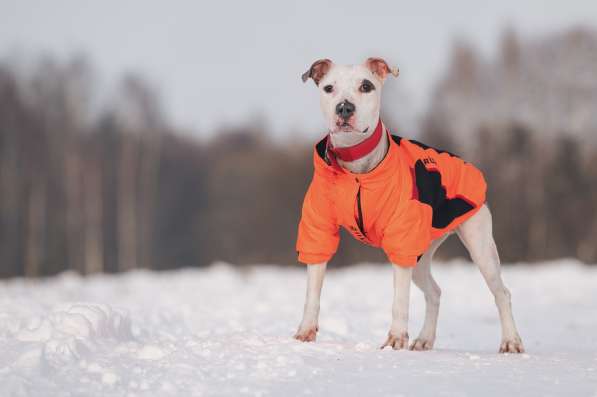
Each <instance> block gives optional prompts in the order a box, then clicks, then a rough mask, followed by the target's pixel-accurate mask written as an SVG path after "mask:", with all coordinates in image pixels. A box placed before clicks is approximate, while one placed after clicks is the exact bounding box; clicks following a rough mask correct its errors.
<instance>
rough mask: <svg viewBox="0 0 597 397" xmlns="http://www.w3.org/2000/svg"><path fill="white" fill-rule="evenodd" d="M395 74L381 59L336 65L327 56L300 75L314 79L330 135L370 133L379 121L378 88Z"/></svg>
mask: <svg viewBox="0 0 597 397" xmlns="http://www.w3.org/2000/svg"><path fill="white" fill-rule="evenodd" d="M389 74H392V75H394V76H398V68H390V66H389V65H388V64H387V62H386V61H384V60H383V59H381V58H368V59H367V60H366V61H365V62H364V63H362V64H361V65H336V64H334V63H333V62H332V61H330V60H329V59H320V60H318V61H315V62H314V63H313V65H311V67H310V68H309V70H307V71H306V72H305V73H304V74H303V76H302V78H303V81H305V82H306V81H307V80H308V79H309V78H311V79H313V81H314V82H315V85H316V86H317V87H318V89H319V93H320V99H321V109H322V111H323V114H324V117H325V119H326V122H327V124H328V128H329V131H330V132H331V133H332V136H334V135H337V136H339V135H340V134H346V135H359V136H360V137H362V138H363V139H364V138H365V137H366V136H368V135H370V134H372V133H373V131H374V130H375V127H376V125H377V122H378V120H379V109H380V100H381V89H382V86H383V83H384V81H385V79H386V77H387V76H388V75H389Z"/></svg>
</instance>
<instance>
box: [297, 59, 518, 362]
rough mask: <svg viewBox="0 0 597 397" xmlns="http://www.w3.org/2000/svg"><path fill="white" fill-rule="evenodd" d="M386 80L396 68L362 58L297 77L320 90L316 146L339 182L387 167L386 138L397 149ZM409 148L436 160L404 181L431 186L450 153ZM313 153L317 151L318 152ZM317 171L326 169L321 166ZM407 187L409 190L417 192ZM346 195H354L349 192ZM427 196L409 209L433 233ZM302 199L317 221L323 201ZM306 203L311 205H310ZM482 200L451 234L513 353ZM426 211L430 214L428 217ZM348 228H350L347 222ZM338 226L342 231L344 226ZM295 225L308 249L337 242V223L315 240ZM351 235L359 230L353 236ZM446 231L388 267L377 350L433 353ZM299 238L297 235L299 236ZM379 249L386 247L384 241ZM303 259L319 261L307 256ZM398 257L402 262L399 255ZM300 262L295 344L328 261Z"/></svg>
mask: <svg viewBox="0 0 597 397" xmlns="http://www.w3.org/2000/svg"><path fill="white" fill-rule="evenodd" d="M390 74H393V75H394V76H397V75H398V70H397V69H392V68H390V67H389V66H388V64H387V63H386V62H385V61H384V60H383V59H380V58H369V59H367V60H366V61H365V62H364V63H363V64H361V65H336V64H334V63H333V62H332V61H330V60H328V59H323V60H319V61H316V62H315V63H314V64H313V65H312V66H311V68H310V69H309V70H308V71H307V72H306V73H305V74H304V75H303V81H307V80H308V79H309V78H311V79H313V80H314V82H315V84H316V85H317V87H318V89H319V91H320V98H321V109H322V111H323V114H324V117H325V119H326V122H327V124H328V129H329V135H328V138H327V141H323V142H324V152H325V153H324V156H323V158H324V160H325V161H326V163H327V164H328V165H329V167H330V169H332V167H333V166H336V167H338V169H339V170H340V171H338V172H336V171H334V174H333V175H338V174H340V176H339V177H338V178H344V176H343V175H348V176H351V177H354V176H356V178H353V179H356V181H357V182H356V183H357V184H358V183H359V177H367V175H371V173H373V172H374V169H376V167H378V165H380V164H381V163H383V162H385V161H389V160H384V159H385V158H387V157H389V156H390V153H393V151H392V150H394V146H392V145H396V144H395V143H394V142H393V140H395V141H396V142H398V145H401V143H400V142H401V141H400V138H397V137H392V136H390V135H388V134H386V133H385V127H384V126H383V124H382V123H381V121H380V100H381V89H382V86H383V84H384V81H385V79H386V77H387V76H388V75H390ZM380 127H381V128H383V131H384V133H382V134H380V133H379V128H380ZM374 134H380V135H379V136H381V138H378V140H373V137H374ZM371 142H373V143H371ZM402 142H403V144H402V146H403V147H404V146H406V147H415V146H413V144H412V143H411V142H409V141H407V140H406V139H403V140H402ZM404 142H406V143H404ZM413 142H416V141H413ZM416 144H417V145H419V146H420V147H421V149H420V150H425V151H424V152H421V153H432V154H433V156H435V157H433V156H432V157H429V158H421V159H419V160H421V161H418V162H417V163H421V164H417V167H418V168H416V167H415V168H416V170H413V168H412V167H411V171H412V172H413V175H412V176H409V178H411V179H409V181H411V180H412V178H415V177H416V178H418V176H419V172H420V173H422V174H423V176H424V177H425V178H422V179H424V181H423V183H426V181H428V180H431V179H430V178H433V177H437V175H439V173H438V172H436V171H435V170H434V169H433V167H434V166H436V165H437V166H438V167H440V165H438V164H436V162H437V163H439V162H441V161H443V160H442V159H443V158H444V157H446V158H447V157H448V156H453V155H451V154H445V153H443V152H441V151H439V150H436V149H433V148H429V147H427V146H425V145H422V144H420V143H418V142H416ZM367 145H369V148H366V146H367ZM407 145H410V146H407ZM356 147H358V148H359V150H360V154H359V155H358V156H354V158H353V157H351V156H336V155H335V154H339V153H341V150H342V149H349V150H350V148H356ZM396 147H398V146H396ZM319 149H320V151H321V147H320V148H319ZM363 150H365V152H363ZM401 150H402V149H401ZM412 150H414V149H412ZM397 153H398V152H397ZM316 155H317V153H316ZM393 155H394V154H392V156H393ZM442 156H443V157H442ZM446 161H447V160H446ZM461 163H462V164H464V165H463V167H464V166H466V167H468V166H469V165H468V163H465V162H464V161H461ZM322 164H323V163H322ZM422 164H426V166H425V167H422V166H421V165H422ZM459 164H460V163H459ZM428 166H429V167H428ZM323 167H325V165H324V166H323ZM380 167H381V166H380ZM470 167H472V166H470ZM375 172H377V170H375ZM415 172H416V173H417V174H416V176H415V174H414V173H415ZM316 174H317V172H316ZM330 175H331V174H330ZM316 176H317V175H316ZM345 180H346V179H343V180H341V181H345ZM328 181H329V179H328ZM314 183H316V182H315V179H314V182H313V183H312V184H314ZM317 183H319V182H317ZM322 183H323V182H322ZM334 183H335V182H334ZM414 185H415V182H413V186H414ZM416 185H417V186H418V187H419V190H424V189H427V188H429V186H431V188H434V187H435V188H437V187H438V186H440V185H441V183H435V182H434V183H432V184H431V185H419V181H418V180H417V181H416ZM321 186H323V187H321ZM321 186H319V188H320V190H321V189H324V188H325V186H324V185H321ZM317 187H318V186H315V187H313V192H312V193H313V194H316V190H317V189H315V188H317ZM310 189H311V187H310ZM358 189H359V190H358V193H357V196H358V195H360V193H361V190H360V185H358ZM413 189H416V187H415V188H413ZM437 190H438V189H436V191H435V193H437ZM440 190H441V189H440ZM352 192H356V190H354V191H352ZM423 193H424V192H423ZM423 193H421V192H419V194H420V195H423ZM435 193H434V194H435ZM440 193H441V194H443V196H442V197H443V198H444V199H445V197H446V196H445V190H444V191H443V192H440ZM483 194H484V193H483ZM434 197H435V196H433V195H430V196H429V198H427V199H426V198H425V197H423V198H419V199H418V201H417V202H416V204H417V205H418V206H416V207H415V206H412V208H416V209H417V211H420V214H421V215H413V216H418V217H419V218H420V219H422V220H423V221H421V222H419V223H424V222H427V224H428V225H427V227H428V228H431V225H429V223H431V222H432V218H433V225H434V227H435V224H436V221H439V220H437V219H435V217H436V216H439V215H441V214H440V211H436V209H437V205H441V204H437V202H436V201H437V200H436V198H434ZM357 199H359V200H360V196H358V197H357ZM368 199H369V201H372V200H371V199H372V198H371V197H369V198H368ZM306 200H307V198H306ZM309 200H310V201H309V203H307V201H306V202H305V204H304V206H303V218H304V217H305V216H307V215H310V216H319V215H318V214H317V211H319V208H321V207H318V206H320V205H321V204H319V202H320V201H321V200H324V199H323V198H313V197H309ZM434 200H436V201H434ZM411 201H413V200H410V201H409V203H410V202H411ZM311 202H312V203H313V205H311ZM483 202H484V200H483ZM483 202H482V203H481V204H479V205H478V208H476V210H475V211H474V215H471V216H470V217H468V218H467V219H466V220H464V221H463V222H462V223H460V224H458V226H457V227H455V228H454V229H453V230H451V231H450V232H456V233H457V235H458V237H459V238H460V240H461V241H462V242H463V244H464V246H465V247H466V248H467V250H468V252H469V253H470V256H471V258H472V260H473V261H474V262H475V263H476V264H477V266H479V269H480V271H481V273H482V275H483V277H484V278H485V281H486V282H487V285H488V286H489V289H490V290H491V292H492V293H493V295H494V297H495V303H496V305H497V308H498V312H499V317H500V321H501V328H502V340H501V344H500V348H499V351H500V352H509V353H520V352H523V351H524V348H523V345H522V341H521V339H520V336H519V334H518V331H517V329H516V326H515V324H514V319H513V316H512V309H511V304H510V293H509V291H508V289H507V288H506V287H505V286H504V283H503V281H502V278H501V274H500V261H499V256H498V252H497V248H496V245H495V242H494V239H493V236H492V220H491V214H490V212H489V209H488V208H487V206H486V205H485V204H483ZM461 204H462V205H464V206H466V203H464V202H463V203H461ZM333 205H335V204H333ZM333 205H332V206H333ZM409 205H410V204H409ZM413 205H414V204H413ZM353 208H356V207H353ZM408 208H411V207H408ZM426 208H427V209H428V210H427V209H426ZM432 208H433V216H432V215H431V214H432ZM335 210H336V209H335V208H332V209H329V211H335ZM355 211H356V210H355ZM358 211H359V214H358V215H359V216H360V215H361V202H360V201H358ZM409 211H410V210H409ZM471 213H472V212H471ZM426 214H428V215H429V217H427V218H425V217H426V216H427V215H426ZM364 215H365V218H366V217H367V215H368V214H367V213H365V214H364ZM406 215H408V214H406ZM406 215H401V217H405V216H406ZM457 215H458V214H457ZM392 219H394V218H392ZM417 219H418V218H417ZM450 219H453V218H450ZM359 220H360V222H361V223H360V224H359V227H358V228H355V227H347V229H350V230H351V231H352V232H353V234H354V235H355V236H357V237H358V238H359V239H361V240H363V241H365V242H367V235H366V234H367V232H368V231H367V230H363V227H362V226H363V224H362V219H357V223H358V221H359ZM301 222H303V221H301ZM347 222H352V220H349V221H347ZM337 223H339V222H337ZM341 225H342V226H346V225H345V224H341ZM423 226H425V225H423ZM423 226H422V227H423ZM301 227H303V226H301ZM301 227H299V239H300V238H303V239H309V238H310V239H311V244H312V245H313V244H317V242H318V241H319V240H318V239H319V238H320V237H319V236H323V237H325V239H328V237H329V239H331V240H330V241H332V243H331V244H332V245H334V244H337V228H338V225H337V224H334V225H332V226H330V227H329V228H328V229H326V230H327V231H326V233H328V234H329V236H328V235H327V234H326V235H324V234H317V233H323V232H322V230H324V228H323V227H320V229H317V230H315V229H313V228H310V227H308V225H307V226H304V227H303V229H301ZM380 227H381V226H380ZM383 227H385V228H386V229H387V228H390V227H392V225H385V226H383ZM357 229H361V230H360V232H359V230H357ZM413 230H414V229H413ZM311 232H312V233H311ZM450 232H446V233H445V234H443V235H441V236H440V237H437V236H436V237H435V238H430V239H429V241H414V242H413V244H415V245H416V244H420V245H421V246H422V247H424V248H422V249H423V251H421V252H420V254H421V255H419V256H418V257H416V265H414V263H410V264H407V265H405V263H397V262H399V261H402V259H400V258H402V257H400V256H394V258H399V259H396V260H393V261H392V262H393V264H394V266H393V268H394V300H393V306H392V323H391V327H390V331H389V333H388V338H387V340H386V341H385V343H384V344H383V345H382V348H384V347H386V346H391V347H392V348H393V349H403V348H407V347H408V348H410V349H411V350H429V349H431V348H432V347H433V344H434V342H435V336H436V325H437V318H438V312H439V302H440V294H441V291H440V288H439V286H438V285H437V283H436V282H435V280H434V279H433V277H432V275H431V271H430V266H431V260H432V257H433V254H434V253H435V251H436V250H437V248H438V247H439V246H440V245H441V243H442V242H443V241H444V240H445V239H446V237H447V236H448V235H449V233H450ZM301 233H302V234H303V236H302V237H301ZM309 233H311V235H308V234H309ZM359 233H361V234H359ZM374 233H375V231H374V230H371V234H374ZM388 233H389V232H388ZM409 233H410V232H409ZM413 233H414V231H413ZM379 234H381V235H382V236H383V235H384V234H387V233H385V232H384V231H383V230H382V231H381V232H380V233H379ZM409 235H410V234H409ZM409 235H404V236H405V239H406V240H407V239H408V236H409ZM313 236H315V237H313ZM334 239H336V240H334ZM383 243H384V244H385V241H384V242H383ZM373 245H375V244H373ZM297 248H298V244H297ZM384 249H385V248H384ZM333 252H335V250H333ZM333 252H330V254H328V256H326V258H328V257H329V256H330V255H331V254H333ZM299 255H300V249H299ZM305 258H308V256H305ZM310 258H323V257H321V256H319V257H317V256H310ZM390 258H392V256H390ZM404 258H407V257H406V256H404ZM408 258H412V256H409V257H408ZM299 259H300V256H299ZM313 260H315V259H313ZM409 261H410V259H409ZM303 262H307V264H308V282H307V296H306V302H305V307H304V315H303V319H302V321H301V323H300V326H299V328H298V331H297V333H296V335H295V338H296V339H298V340H300V341H314V340H315V337H316V334H317V331H318V318H319V300H320V295H321V288H322V284H323V279H324V274H325V270H326V265H327V259H326V260H322V261H321V260H320V261H318V262H315V263H309V259H307V260H303ZM411 280H412V281H414V283H415V285H417V286H418V287H419V288H420V289H421V290H422V291H423V293H424V295H425V301H426V311H425V321H424V324H423V328H422V330H421V332H420V333H419V336H418V337H417V338H416V339H415V340H414V342H413V343H412V344H410V346H409V345H408V342H409V341H408V339H409V336H408V332H407V331H408V311H409V295H410V284H411Z"/></svg>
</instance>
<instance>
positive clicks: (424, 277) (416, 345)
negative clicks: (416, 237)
mask: <svg viewBox="0 0 597 397" xmlns="http://www.w3.org/2000/svg"><path fill="white" fill-rule="evenodd" d="M447 237H448V235H447V234H446V235H444V236H442V237H440V238H438V239H436V240H434V241H433V242H432V243H431V245H430V247H429V248H428V249H427V251H426V252H425V254H423V256H422V257H421V259H419V262H418V263H417V266H415V269H414V270H413V282H414V283H415V285H416V286H417V287H419V289H420V290H421V291H422V292H423V295H425V321H424V322H423V328H421V332H420V333H419V336H418V337H417V339H415V340H414V342H413V343H412V344H411V345H410V347H409V349H410V350H430V349H432V348H433V343H434V342H435V330H436V328H437V317H438V315H439V301H440V296H441V289H440V288H439V286H438V285H437V283H436V282H435V280H434V279H433V276H432V275H431V260H432V259H433V255H434V254H435V251H437V249H438V248H439V246H440V245H441V244H442V243H443V242H444V241H445V240H446V238H447Z"/></svg>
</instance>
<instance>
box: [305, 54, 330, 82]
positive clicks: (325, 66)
mask: <svg viewBox="0 0 597 397" xmlns="http://www.w3.org/2000/svg"><path fill="white" fill-rule="evenodd" d="M332 65H333V62H332V61H330V60H329V59H319V60H317V61H315V62H313V65H311V67H310V68H309V70H307V71H306V72H305V73H303V75H302V77H301V78H302V79H303V83H304V82H306V81H307V80H309V78H312V79H313V81H314V82H315V85H319V82H320V81H321V79H322V78H323V76H325V74H326V73H327V72H328V71H329V70H330V68H331V67H332Z"/></svg>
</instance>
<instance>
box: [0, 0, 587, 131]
mask: <svg viewBox="0 0 597 397" xmlns="http://www.w3.org/2000/svg"><path fill="white" fill-rule="evenodd" d="M581 24H582V25H585V26H593V27H595V26H597V1H595V0H587V1H581V0H578V1H550V0H525V1H520V0H501V1H490V2H485V1H472V0H465V1H456V0H455V1H449V2H447V1H443V2H440V1H435V2H432V1H424V0H420V1H387V2H385V1H381V0H378V1H376V2H370V1H362V0H360V1H358V0H343V1H329V2H326V1H321V0H319V1H317V0H303V1H297V2H286V1H257V0H256V1H236V2H235V1H229V0H219V1H216V2H208V1H168V2H165V1H154V2H149V1H132V0H131V1H116V0H103V1H96V2H89V1H80V0H70V1H66V0H53V1H30V0H18V1H17V0H13V1H6V0H0V58H4V59H6V57H9V58H10V57H21V56H25V57H35V56H37V55H39V54H42V53H51V54H54V55H56V56H59V57H62V58H64V59H68V57H70V56H72V55H73V54H81V53H82V54H86V55H87V56H89V57H90V60H91V63H92V64H93V65H94V69H95V71H96V73H97V74H98V76H99V80H100V82H101V87H100V90H104V92H110V87H112V86H114V85H115V82H116V81H117V79H118V77H119V76H122V74H123V73H125V72H137V73H140V74H141V75H142V76H144V77H145V78H146V79H147V80H149V81H150V82H151V83H152V84H153V86H154V87H155V88H156V90H157V91H158V92H159V93H160V94H161V96H162V104H163V106H164V108H165V110H166V113H167V114H168V115H169V118H170V121H171V122H173V123H174V124H175V125H177V126H179V127H181V128H185V129H188V130H189V131H192V132H193V133H194V134H198V135H199V136H210V135H211V134H213V133H214V132H215V131H217V129H218V127H220V126H222V125H228V126H234V125H239V124H242V123H244V122H247V121H250V120H254V119H259V118H261V119H263V120H265V121H266V125H267V127H268V128H269V129H270V130H272V131H273V132H274V133H275V134H277V135H278V136H290V137H292V134H293V133H296V131H312V132H313V134H314V135H315V134H319V133H320V132H321V131H322V130H324V129H325V124H324V121H323V119H322V116H321V113H320V110H319V99H318V94H317V91H316V90H315V88H314V86H313V85H312V83H309V84H303V83H302V82H301V80H300V75H301V74H302V73H303V72H304V71H305V70H306V69H307V68H308V67H309V66H310V64H311V63H312V62H313V61H314V60H316V59H319V58H330V59H332V60H334V61H335V62H337V63H349V64H355V63H361V62H363V61H364V60H365V59H366V58H367V57H368V56H380V57H383V58H385V59H386V60H387V61H388V62H389V63H390V64H392V65H397V66H399V67H400V71H401V76H400V78H399V79H398V80H395V81H391V82H389V83H388V84H386V87H385V90H386V96H388V97H392V98H393V97H395V95H394V96H392V95H387V94H388V93H387V91H392V92H393V93H394V94H396V93H400V96H401V97H403V98H406V101H407V107H408V108H409V109H412V112H410V113H415V114H416V113H418V112H421V111H423V110H424V109H425V106H426V104H427V102H428V98H429V95H430V91H431V88H432V87H433V85H434V84H435V83H436V82H437V80H438V79H439V78H440V77H441V73H442V71H443V70H444V69H445V66H446V61H447V58H448V55H449V51H450V47H451V44H452V43H453V42H454V40H455V39H466V40H468V41H470V42H471V43H472V44H473V45H475V46H476V47H477V48H478V49H479V50H480V51H481V52H482V53H484V54H485V55H486V56H491V54H492V52H493V51H494V49H495V46H496V43H497V41H498V40H499V37H500V35H501V33H502V32H503V30H504V29H505V28H506V27H508V26H511V27H513V28H515V29H516V30H517V31H518V32H519V33H520V34H521V35H522V36H523V37H529V38H534V37H540V36H541V35H544V34H546V33H552V32H555V31H560V30H564V29H566V28H569V27H571V26H574V25H581ZM398 113H399V112H398ZM405 117H406V116H405Z"/></svg>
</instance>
